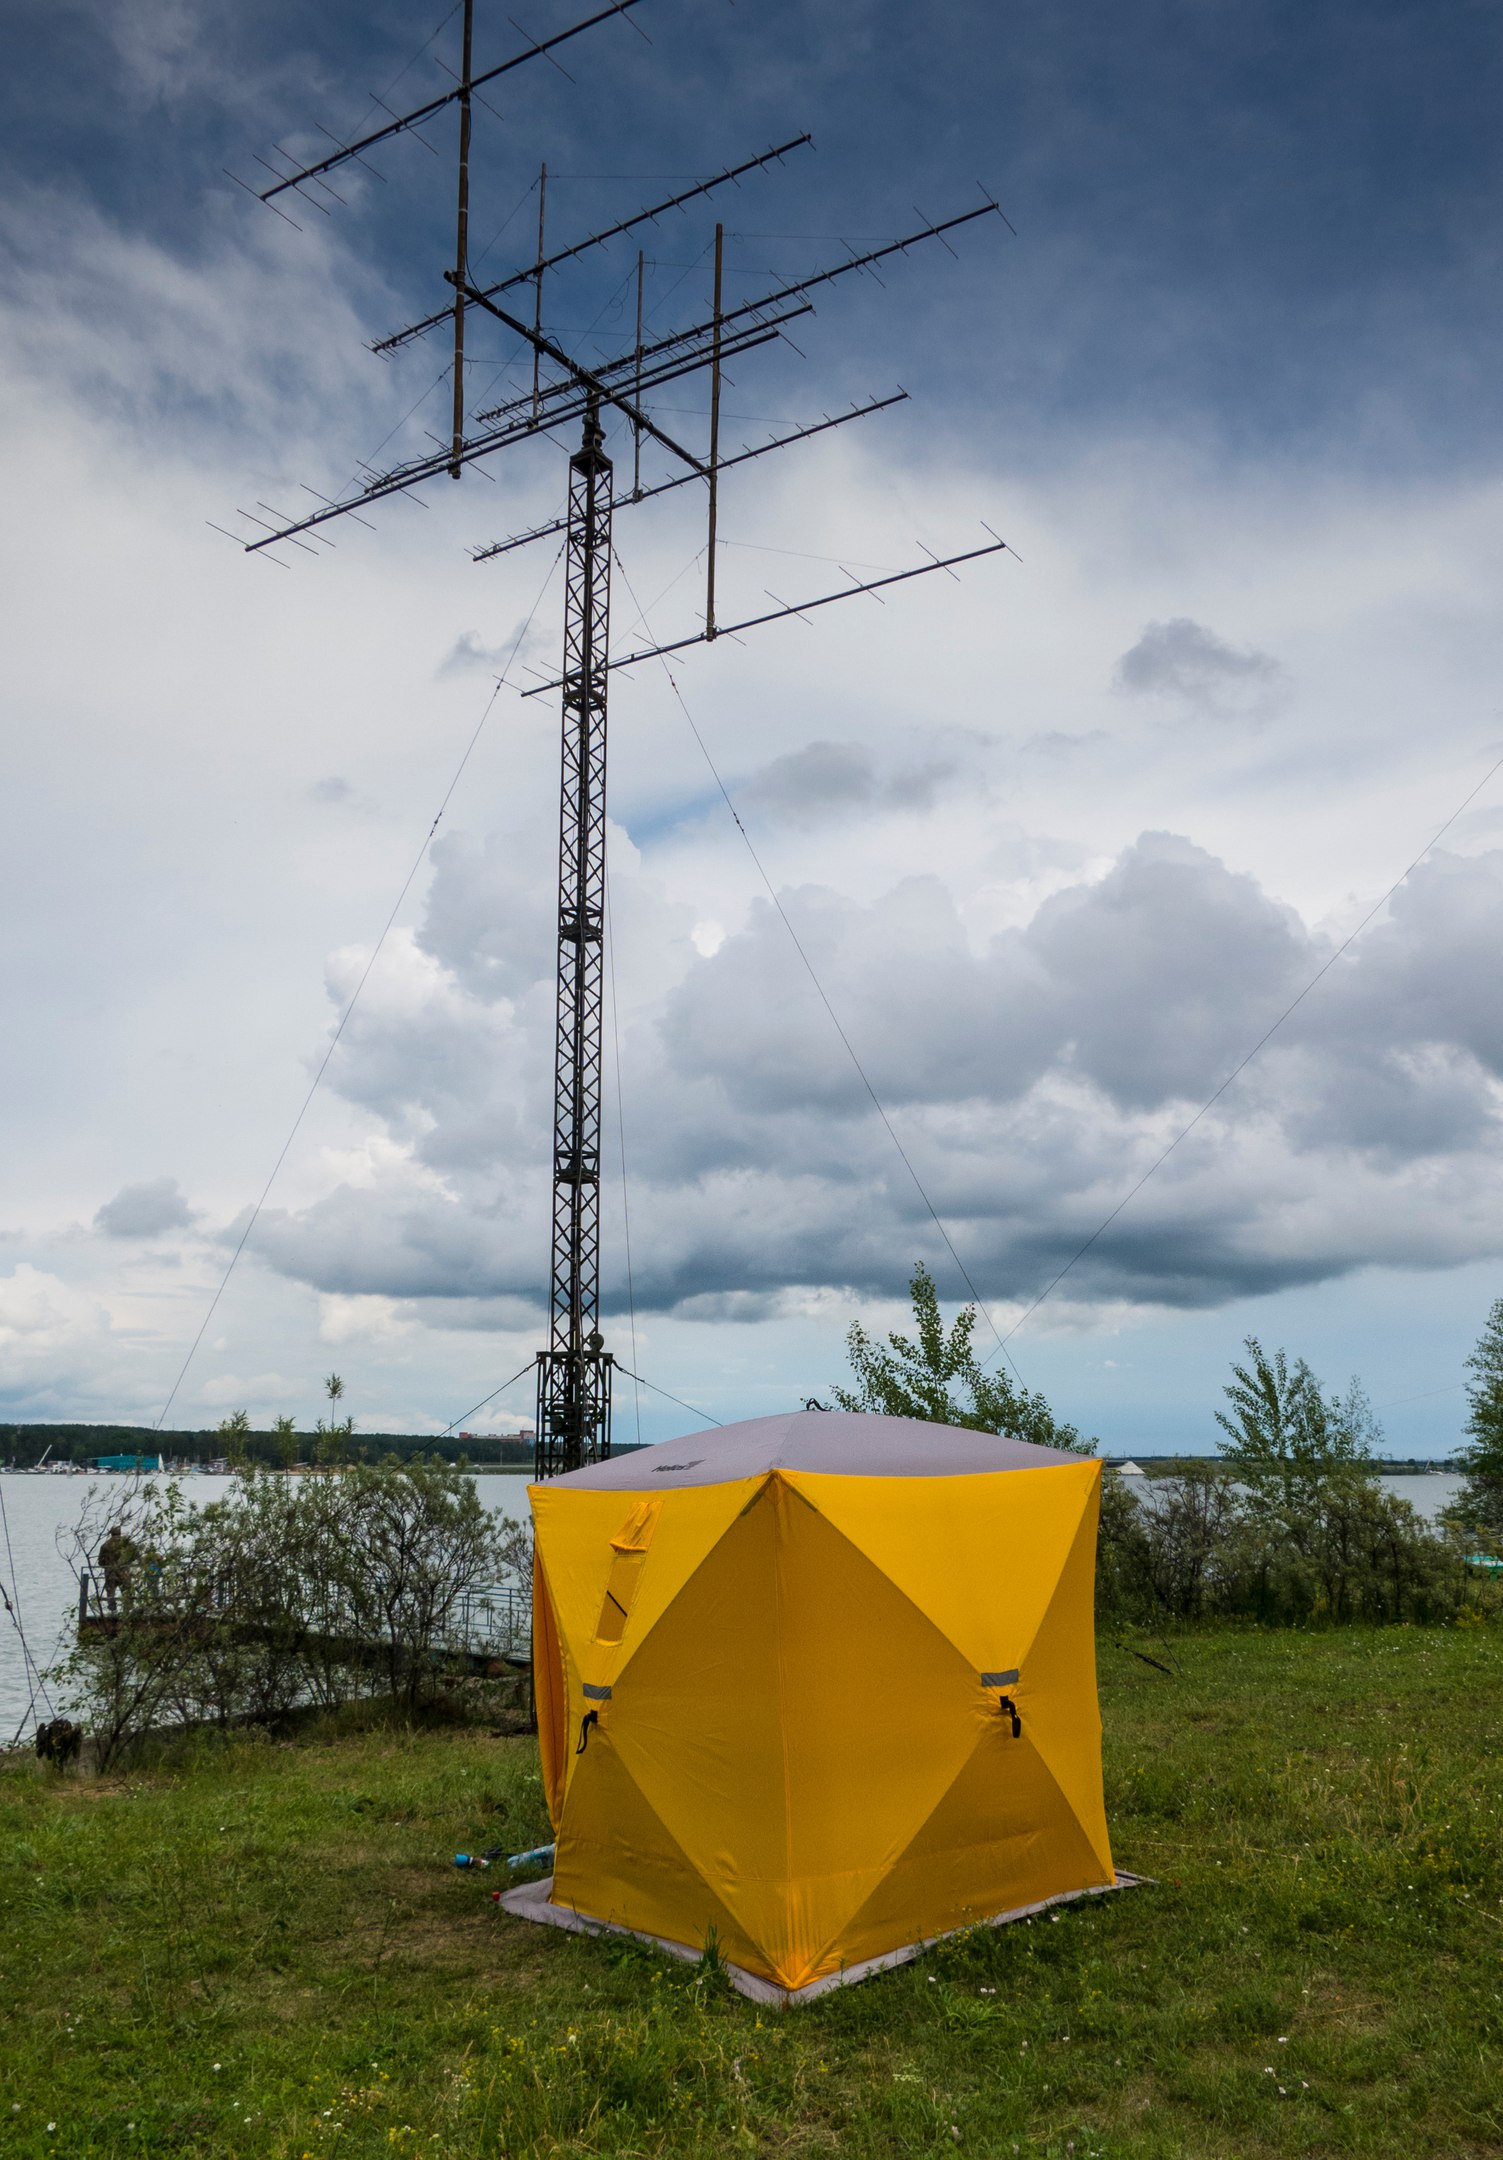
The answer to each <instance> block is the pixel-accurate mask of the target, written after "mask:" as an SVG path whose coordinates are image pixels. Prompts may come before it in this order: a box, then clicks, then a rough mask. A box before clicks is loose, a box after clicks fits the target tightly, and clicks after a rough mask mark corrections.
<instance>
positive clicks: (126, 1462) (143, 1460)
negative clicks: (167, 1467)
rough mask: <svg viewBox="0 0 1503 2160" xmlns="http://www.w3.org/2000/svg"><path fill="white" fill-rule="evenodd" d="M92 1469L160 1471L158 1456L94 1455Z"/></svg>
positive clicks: (159, 1458)
mask: <svg viewBox="0 0 1503 2160" xmlns="http://www.w3.org/2000/svg"><path fill="white" fill-rule="evenodd" d="M92 1467H93V1468H94V1469H95V1470H125V1471H134V1470H160V1469H161V1467H162V1458H161V1456H160V1455H96V1456H95V1457H94V1460H93V1464H92Z"/></svg>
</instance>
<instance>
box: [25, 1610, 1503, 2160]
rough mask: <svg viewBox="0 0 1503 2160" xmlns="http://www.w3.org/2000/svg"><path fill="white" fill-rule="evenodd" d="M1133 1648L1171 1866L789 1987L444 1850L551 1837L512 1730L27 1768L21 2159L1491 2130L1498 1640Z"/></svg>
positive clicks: (1128, 2151)
mask: <svg viewBox="0 0 1503 2160" xmlns="http://www.w3.org/2000/svg"><path fill="white" fill-rule="evenodd" d="M1145 1647H1147V1648H1149V1649H1150V1650H1152V1651H1153V1653H1154V1654H1155V1655H1159V1656H1163V1657H1164V1658H1165V1661H1166V1662H1175V1663H1177V1664H1178V1665H1179V1666H1180V1668H1181V1670H1180V1671H1179V1672H1178V1673H1177V1674H1175V1675H1174V1676H1173V1677H1170V1676H1167V1675H1165V1674H1163V1673H1160V1672H1157V1671H1154V1670H1153V1669H1151V1668H1150V1667H1149V1666H1147V1665H1145V1664H1143V1663H1141V1662H1140V1661H1139V1660H1138V1659H1136V1658H1134V1657H1133V1656H1131V1655H1130V1654H1128V1653H1126V1652H1124V1651H1122V1650H1120V1649H1116V1648H1113V1647H1111V1646H1104V1648H1103V1655H1102V1693H1103V1701H1104V1708H1105V1714H1106V1724H1107V1763H1108V1801H1109V1812H1110V1820H1111V1824H1112V1832H1113V1840H1114V1845H1115V1848H1116V1852H1117V1857H1118V1860H1119V1863H1120V1864H1121V1865H1123V1866H1125V1867H1128V1868H1132V1869H1135V1870H1138V1871H1141V1872H1143V1873H1146V1874H1150V1875H1153V1876H1155V1877H1156V1878H1158V1881H1157V1884H1156V1886H1155V1887H1152V1888H1148V1889H1143V1890H1137V1891H1133V1892H1131V1893H1129V1894H1127V1895H1125V1896H1122V1897H1117V1898H1108V1899H1102V1900H1100V1901H1099V1902H1093V1903H1090V1904H1088V1905H1083V1906H1079V1907H1074V1908H1067V1909H1066V1910H1065V1911H1064V1912H1063V1913H1062V1914H1061V1915H1060V1916H1059V1917H1058V1918H1057V1919H1054V1920H1048V1919H1041V1920H1039V1921H1036V1922H1035V1923H1034V1924H1032V1925H1031V1926H1027V1925H1024V1926H1015V1927H1011V1928H1005V1929H999V1930H977V1931H976V1932H975V1933H974V1934H972V1935H969V1936H967V1937H965V1938H962V1939H960V1940H957V1941H956V1942H954V1943H951V1944H948V1945H945V1946H943V1947H942V1948H941V1949H940V1950H939V1951H937V1952H936V1953H935V1954H933V1955H932V1956H930V1957H928V1958H925V1959H923V1960H921V1961H920V1962H919V1963H917V1964H915V1965H912V1966H909V1967H906V1968H904V1969H902V1970H900V1971H897V1972H894V1973H889V1974H886V1975H884V1976H881V1977H879V1978H877V1979H874V1980H871V1981H868V1982H867V1983H866V1984H865V1985H864V1986H861V1987H858V1988H852V1989H850V1990H847V1991H841V1992H838V1993H837V1994H835V1995H833V1996H831V1997H827V1998H825V1999H824V2000H823V2001H821V2002H819V2003H817V2004H815V2005H812V2006H811V2007H810V2008H808V2009H804V2010H798V2011H792V2012H789V2013H787V2014H786V2015H784V2016H782V2017H778V2016H775V2015H772V2014H769V2013H767V2012H763V2013H761V2014H760V2015H759V2014H758V2012H757V2011H756V2010H754V2009H753V2008H752V2006H751V2005H749V2004H747V2003H745V2002H743V2001H742V2000H741V1999H740V1998H739V1997H737V1996H734V1995H732V1994H730V1993H729V1992H728V1991H727V1989H726V1988H725V1985H724V1983H723V1981H722V1980H720V1979H719V1978H718V1977H717V1976H716V1975H715V1973H714V1972H713V1971H698V1970H696V1968H694V1967H692V1966H687V1965H680V1964H674V1963H670V1962H669V1961H667V1960H664V1959H661V1958H657V1957H655V1956H653V1955H652V1954H650V1953H648V1952H646V1951H643V1950H639V1949H638V1948H636V1947H635V1946H634V1945H630V1944H620V1943H605V1942H591V1941H582V1940H580V1939H578V1938H575V1937H571V1936H568V1935H564V1934H561V1933H559V1932H557V1931H555V1930H552V1929H542V1928H537V1927H532V1926H528V1925H526V1924H525V1923H522V1922H518V1921H513V1920H511V1919H510V1918H508V1917H507V1916H505V1915H504V1914H502V1913H500V1912H499V1910H498V1909H497V1908H496V1906H494V1905H493V1904H492V1902H491V1898H490V1892H491V1891H492V1889H494V1888H495V1887H497V1885H498V1882H499V1881H501V1880H503V1879H504V1878H502V1877H499V1876H498V1875H497V1873H496V1872H495V1871H491V1872H489V1873H485V1874H481V1873H478V1872H467V1873H458V1872H456V1871H455V1869H454V1868H453V1866H452V1856H453V1853H454V1851H455V1850H456V1848H466V1847H473V1846H475V1845H481V1844H493V1843H506V1844H508V1845H509V1846H511V1847H512V1849H516V1848H517V1847H520V1846H523V1845H530V1844H533V1843H535V1842H538V1841H540V1840H541V1839H542V1838H543V1837H545V1836H546V1834H547V1832H546V1827H545V1822H544V1816H543V1810H542V1802H541V1794H540V1788H539V1785H538V1780H537V1773H536V1768H535V1762H534V1757H533V1753H532V1749H531V1744H530V1743H529V1742H526V1741H519V1740H494V1739H490V1738H488V1737H486V1736H485V1735H484V1734H482V1733H478V1732H469V1731H461V1732H434V1733H426V1734H417V1735H412V1736H406V1735H392V1734H376V1735H371V1734H365V1735H353V1736H347V1737H343V1738H334V1739H331V1740H330V1741H328V1742H327V1743H326V1744H318V1743H317V1742H314V1743H311V1744H302V1745H299V1746H297V1747H288V1746H273V1745H270V1744H258V1745H252V1744H249V1743H246V1744H243V1745H237V1746H236V1747H234V1748H233V1749H232V1750H230V1751H229V1752H227V1753H226V1752H221V1751H217V1750H215V1751H207V1750H205V1751H200V1752H199V1754H198V1755H197V1756H196V1757H195V1758H193V1759H191V1760H186V1761H181V1762H179V1763H178V1764H177V1766H176V1767H173V1768H168V1769H162V1770H156V1771H153V1772H150V1773H141V1774H139V1775H135V1776H132V1777H129V1778H126V1779H123V1780H119V1781H114V1782H106V1783H103V1784H100V1785H90V1784H88V1783H80V1782H76V1781H73V1780H67V1781H58V1780H56V1779H55V1778H54V1776H53V1775H52V1773H50V1772H47V1773H43V1772H41V1771H40V1770H37V1769H34V1768H33V1767H31V1766H30V1765H28V1764H25V1763H16V1762H14V1761H12V1762H11V1763H10V1764H8V1765H7V1767H6V1768H5V1769H4V1771H3V1772H0V2152H3V2153H6V2154H9V2153H16V2154H25V2155H31V2154H49V2153H50V2154H57V2153H64V2154H67V2155H69V2156H72V2155H85V2154H101V2155H102V2154H109V2155H116V2154H120V2155H124V2154H151V2155H156V2154H163V2153H184V2154H193V2155H195V2156H197V2155H206V2156H213V2155H221V2154H223V2155H228V2154H235V2155H261V2154H266V2155H273V2156H278V2160H281V2156H291V2160H300V2156H304V2155H313V2156H318V2160H323V2156H325V2155H330V2154H336V2153H337V2154H351V2155H367V2154H371V2155H373V2154H377V2153H379V2154H383V2155H390V2154H393V2153H397V2154H424V2155H428V2154H433V2155H443V2156H453V2155H469V2154H486V2155H496V2156H500V2155H502V2154H505V2155H508V2156H510V2160H521V2156H523V2155H530V2154H534V2153H548V2154H555V2153H557V2154H573V2153H590V2154H595V2153H599V2154H620V2155H624V2154H644V2155H645V2154H672V2155H678V2154H697V2155H699V2154H702V2155H712V2154H713V2155H724V2154H735V2153H738V2152H746V2153H750V2152H764V2153H769V2154H783V2153H787V2154H824V2153H828V2154H836V2153H838V2154H840V2155H842V2156H859V2155H868V2154H873V2155H874V2154H902V2155H910V2154H931V2153H942V2152H943V2153H953V2152H955V2151H957V2150H959V2151H962V2152H970V2153H975V2154H987V2155H991V2154H999V2155H1003V2156H1010V2155H1011V2154H1012V2153H1013V2152H1014V2151H1016V2152H1018V2153H1021V2154H1029V2155H1039V2154H1049V2155H1058V2156H1060V2160H1064V2156H1066V2155H1069V2154H1071V2153H1072V2151H1073V2153H1074V2155H1075V2156H1076V2160H1087V2156H1089V2155H1092V2154H1100V2155H1102V2156H1108V2155H1110V2156H1112V2160H1118V2156H1127V2155H1132V2156H1134V2160H1139V2156H1142V2160H1147V2156H1149V2155H1170V2154H1173V2155H1188V2156H1192V2160H1220V2156H1223V2155H1224V2156H1228V2160H1230V2156H1235V2160H1252V2156H1257V2155H1262V2154H1285V2153H1363V2154H1379V2155H1387V2154H1392V2155H1395V2156H1399V2155H1402V2156H1404V2160H1415V2156H1418V2155H1435V2156H1437V2160H1439V2156H1444V2160H1462V2156H1466V2155H1481V2154H1503V1754H1500V1749H1503V1632H1500V1631H1499V1630H1498V1629H1496V1628H1493V1627H1487V1628H1473V1629H1447V1630H1433V1631H1431V1630H1422V1629H1391V1630H1388V1631H1384V1632H1376V1631H1375V1632H1368V1631H1361V1630H1356V1629H1353V1630H1349V1631H1342V1632H1340V1633H1332V1634H1325V1635H1319V1634H1254V1633H1235V1634H1234V1633H1204V1634H1189V1635H1184V1636H1180V1637H1177V1638H1175V1640H1174V1641H1173V1643H1172V1645H1171V1647H1170V1649H1169V1651H1167V1652H1165V1651H1162V1650H1160V1649H1159V1648H1157V1647H1156V1646H1155V1645H1152V1644H1149V1645H1146V1646H1145ZM54 2126H55V2127H54ZM952 2126H953V2127H952Z"/></svg>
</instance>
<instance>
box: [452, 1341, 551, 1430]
mask: <svg viewBox="0 0 1503 2160" xmlns="http://www.w3.org/2000/svg"><path fill="white" fill-rule="evenodd" d="M533 1363H534V1360H533V1359H532V1358H529V1359H528V1360H527V1363H526V1364H525V1365H524V1366H523V1367H522V1368H521V1371H520V1372H514V1373H513V1374H512V1376H511V1378H510V1379H509V1380H503V1381H502V1383H501V1385H500V1386H499V1387H498V1388H492V1389H491V1391H490V1393H489V1395H487V1396H486V1397H485V1399H484V1401H482V1402H478V1403H471V1405H470V1407H469V1409H468V1410H461V1411H460V1413H459V1415H458V1417H457V1418H451V1419H450V1420H449V1422H448V1424H447V1425H446V1426H445V1427H444V1429H443V1431H442V1432H441V1433H440V1434H439V1436H438V1437H439V1439H440V1440H447V1439H448V1437H449V1435H450V1433H451V1432H453V1430H454V1428H455V1426H456V1425H462V1424H463V1423H464V1421H465V1419H466V1418H471V1417H473V1416H474V1415H475V1412H476V1411H477V1410H483V1409H484V1408H485V1406H486V1403H493V1402H494V1401H495V1399H496V1397H497V1396H498V1395H504V1394H505V1393H506V1391H507V1389H508V1388H509V1387H515V1386H516V1384H517V1382H518V1381H519V1380H520V1379H521V1377H522V1373H528V1372H531V1371H532V1368H533Z"/></svg>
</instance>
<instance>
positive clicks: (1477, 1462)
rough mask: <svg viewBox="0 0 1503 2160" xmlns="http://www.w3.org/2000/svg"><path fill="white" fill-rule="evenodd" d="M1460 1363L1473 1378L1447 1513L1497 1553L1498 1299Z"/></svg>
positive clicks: (1500, 1466) (1501, 1340)
mask: <svg viewBox="0 0 1503 2160" xmlns="http://www.w3.org/2000/svg"><path fill="white" fill-rule="evenodd" d="M1466 1362H1467V1370H1468V1371H1469V1372H1471V1373H1472V1374H1473V1376H1474V1377H1473V1378H1472V1380H1471V1381H1469V1383H1468V1385H1467V1398H1468V1401H1469V1402H1470V1405H1471V1412H1470V1415H1469V1416H1468V1418H1467V1431H1468V1432H1469V1433H1470V1434H1471V1446H1470V1447H1468V1448H1464V1449H1463V1450H1462V1455H1461V1463H1462V1467H1463V1469H1464V1471H1465V1472H1466V1477H1465V1482H1464V1483H1463V1485H1462V1488H1461V1491H1460V1492H1459V1493H1458V1494H1457V1495H1456V1500H1455V1503H1454V1505H1453V1507H1452V1509H1451V1514H1452V1516H1453V1518H1454V1520H1455V1521H1456V1522H1457V1523H1458V1524H1459V1525H1460V1527H1461V1528H1462V1529H1464V1530H1468V1531H1470V1532H1471V1533H1472V1534H1473V1535H1474V1536H1477V1537H1480V1538H1482V1539H1484V1540H1486V1541H1487V1542H1488V1543H1489V1544H1491V1545H1493V1546H1494V1547H1496V1548H1498V1549H1499V1550H1503V1298H1498V1299H1497V1300H1496V1301H1495V1302H1494V1304H1493V1308H1492V1310H1491V1312H1490V1313H1489V1314H1488V1316H1487V1325H1486V1327H1485V1328H1484V1329H1483V1330H1482V1334H1481V1336H1480V1338H1479V1340H1478V1343H1477V1347H1476V1349H1475V1350H1474V1351H1473V1352H1472V1354H1471V1356H1470V1357H1469V1358H1468V1359H1467V1361H1466Z"/></svg>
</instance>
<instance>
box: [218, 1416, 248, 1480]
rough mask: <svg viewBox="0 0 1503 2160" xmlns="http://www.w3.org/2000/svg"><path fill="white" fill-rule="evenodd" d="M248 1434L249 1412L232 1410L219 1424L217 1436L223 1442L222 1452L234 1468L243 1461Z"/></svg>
mask: <svg viewBox="0 0 1503 2160" xmlns="http://www.w3.org/2000/svg"><path fill="white" fill-rule="evenodd" d="M249 1433H250V1412H249V1411H248V1410H232V1411H231V1412H230V1414H229V1416H228V1417H227V1418H224V1419H222V1420H221V1422H220V1426H219V1436H220V1438H221V1439H222V1440H223V1442H224V1452H225V1455H226V1457H227V1458H228V1460H229V1461H230V1462H231V1463H233V1464H235V1465H236V1467H237V1468H238V1466H239V1465H240V1464H241V1463H243V1462H244V1461H245V1443H246V1439H247V1437H248V1435H249Z"/></svg>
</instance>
